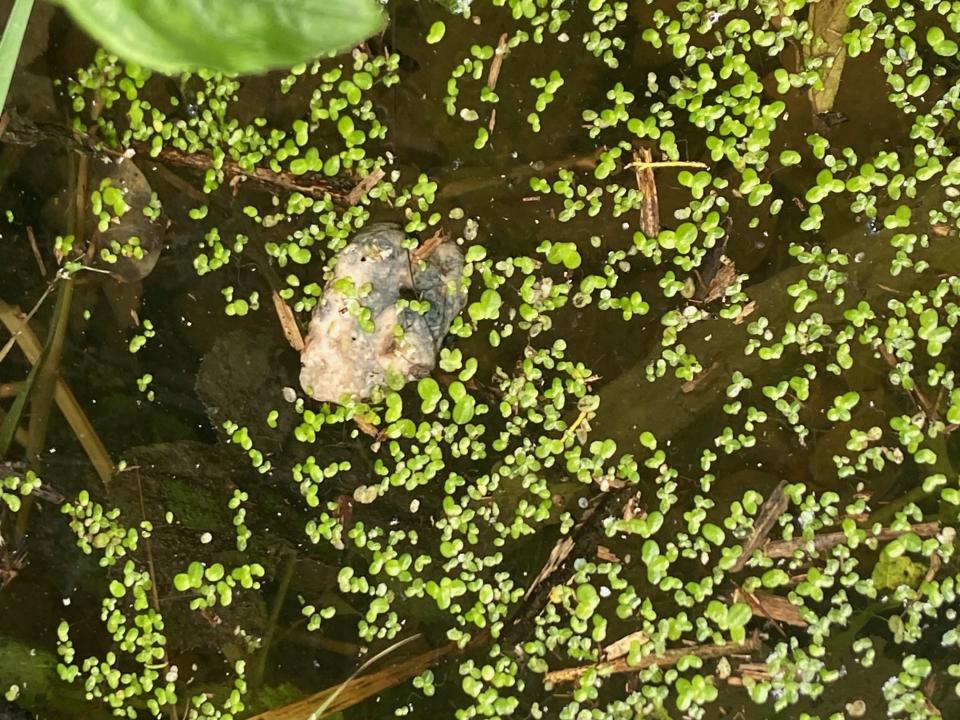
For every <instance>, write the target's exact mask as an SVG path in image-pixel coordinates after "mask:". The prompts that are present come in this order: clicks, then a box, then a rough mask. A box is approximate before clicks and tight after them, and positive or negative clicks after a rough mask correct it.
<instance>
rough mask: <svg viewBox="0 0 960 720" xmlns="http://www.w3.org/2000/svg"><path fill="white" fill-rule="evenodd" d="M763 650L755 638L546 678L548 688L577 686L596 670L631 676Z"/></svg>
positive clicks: (624, 660) (619, 661)
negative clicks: (694, 659)
mask: <svg viewBox="0 0 960 720" xmlns="http://www.w3.org/2000/svg"><path fill="white" fill-rule="evenodd" d="M759 649H760V638H759V637H758V636H757V635H756V634H753V635H751V636H750V637H749V638H747V639H746V640H745V641H744V642H742V643H723V644H720V645H714V644H711V645H694V646H692V647H688V648H677V649H675V650H667V651H666V652H664V653H663V654H661V655H647V656H645V657H642V658H640V661H639V662H637V663H635V664H633V665H631V664H629V663H628V662H627V658H626V657H621V658H617V659H616V660H613V661H611V662H605V663H599V664H596V665H578V666H577V667H571V668H563V669H562V670H552V671H550V672H548V673H547V674H546V675H545V676H544V679H543V681H544V683H545V684H553V685H557V684H560V683H569V682H576V681H577V680H579V679H580V677H581V676H583V675H585V674H586V673H588V672H590V671H591V670H596V671H597V672H598V673H600V674H601V675H604V676H605V675H613V674H616V673H628V672H636V671H638V670H643V669H644V668H648V667H650V666H651V665H656V666H658V667H661V668H663V667H669V666H671V665H676V664H677V662H679V661H680V659H681V658H685V657H688V656H690V655H695V656H696V657H698V658H700V659H701V660H710V659H712V658H719V657H726V656H728V655H749V654H750V653H753V652H755V651H757V650H759Z"/></svg>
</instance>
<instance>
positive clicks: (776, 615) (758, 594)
mask: <svg viewBox="0 0 960 720" xmlns="http://www.w3.org/2000/svg"><path fill="white" fill-rule="evenodd" d="M733 600H734V602H745V603H746V604H747V605H749V606H750V609H751V610H752V611H753V614H754V615H758V616H760V617H765V618H767V619H769V620H774V621H776V622H779V623H783V624H784V625H792V626H794V627H807V621H806V620H804V619H803V617H802V616H801V615H800V609H799V608H798V607H797V606H796V605H794V604H793V603H792V602H790V601H789V600H787V598H785V597H781V596H780V595H774V594H773V593H769V592H765V591H763V590H757V591H755V592H752V593H745V592H743V591H742V590H737V591H736V593H734V596H733Z"/></svg>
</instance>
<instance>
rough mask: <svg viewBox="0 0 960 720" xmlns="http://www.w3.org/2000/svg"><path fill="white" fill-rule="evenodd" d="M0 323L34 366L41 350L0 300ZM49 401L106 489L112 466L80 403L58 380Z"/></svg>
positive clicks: (15, 313)
mask: <svg viewBox="0 0 960 720" xmlns="http://www.w3.org/2000/svg"><path fill="white" fill-rule="evenodd" d="M0 323H3V325H5V326H6V328H7V330H9V331H10V333H11V334H12V335H13V336H14V338H16V342H17V345H19V346H20V349H21V350H22V351H23V354H24V355H25V356H26V358H27V361H28V362H30V363H31V364H35V363H36V362H37V360H38V359H39V357H40V353H41V352H42V351H43V348H42V347H41V345H40V341H39V340H38V339H37V336H36V335H35V334H34V333H33V330H31V329H30V326H29V325H28V324H27V321H26V320H25V319H23V318H21V317H20V310H19V308H16V307H14V306H13V305H8V304H7V303H6V302H4V301H3V300H0ZM53 398H54V400H56V401H57V405H58V406H59V408H60V412H62V413H63V415H64V417H65V418H66V419H67V422H68V423H69V425H70V428H71V429H72V430H73V433H74V435H76V437H77V441H78V442H79V443H80V445H81V446H82V447H83V450H84V452H85V453H86V454H87V457H88V458H90V462H91V463H92V464H93V467H94V469H95V470H96V471H97V475H98V476H99V477H100V480H101V481H102V482H103V484H104V485H106V486H109V484H110V481H111V480H112V479H113V472H114V466H113V462H112V461H111V460H110V456H109V454H108V453H107V449H106V448H105V447H104V445H103V442H102V441H101V440H100V438H99V436H98V435H97V433H96V431H95V430H94V429H93V425H92V424H91V423H90V419H89V418H88V417H87V416H86V414H85V413H84V412H83V409H82V408H81V407H80V403H78V402H77V398H76V396H75V395H74V394H73V392H72V391H71V390H70V388H69V387H68V386H67V384H66V383H65V382H64V381H63V379H62V378H60V377H57V379H56V385H55V387H54V393H53Z"/></svg>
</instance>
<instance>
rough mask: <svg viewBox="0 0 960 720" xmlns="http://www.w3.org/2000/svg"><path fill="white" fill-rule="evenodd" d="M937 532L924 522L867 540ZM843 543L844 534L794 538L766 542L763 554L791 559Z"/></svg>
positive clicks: (933, 527)
mask: <svg viewBox="0 0 960 720" xmlns="http://www.w3.org/2000/svg"><path fill="white" fill-rule="evenodd" d="M938 532H940V523H937V522H926V523H918V524H917V525H913V526H911V527H910V528H909V529H907V530H881V531H880V532H878V533H874V534H872V535H868V539H869V538H873V539H876V540H879V541H881V542H883V541H886V540H893V539H895V538H898V537H901V536H902V535H906V534H907V533H913V534H915V535H917V536H918V537H922V538H925V537H934V536H935V535H936V534H937V533H938ZM845 542H847V534H846V533H843V532H832V533H822V534H820V535H815V536H814V537H813V538H812V539H809V540H807V539H804V538H796V539H794V540H775V541H773V542H768V543H767V544H766V545H764V546H763V554H764V555H766V556H767V557H768V558H772V559H776V558H788V557H793V554H794V553H796V552H797V551H798V550H807V549H813V550H814V551H816V552H821V551H823V550H829V549H830V548H832V547H835V546H837V545H841V544H843V543H845ZM741 557H742V556H741Z"/></svg>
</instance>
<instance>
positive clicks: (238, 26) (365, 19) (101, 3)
mask: <svg viewBox="0 0 960 720" xmlns="http://www.w3.org/2000/svg"><path fill="white" fill-rule="evenodd" d="M60 2H61V4H62V5H63V6H64V7H65V8H66V9H67V10H68V11H69V12H70V14H71V15H72V16H73V19H74V20H75V21H76V22H77V24H78V25H80V26H81V27H82V28H83V29H84V30H85V31H86V32H88V33H90V35H92V36H93V37H94V39H96V40H97V41H98V42H100V43H101V44H102V45H103V46H104V47H105V48H107V50H109V51H110V52H112V53H115V54H117V55H119V56H120V57H122V58H123V59H125V60H127V61H131V62H135V63H138V64H140V65H142V66H144V67H147V68H150V69H152V70H156V71H159V72H163V73H168V74H176V73H180V72H185V71H193V70H198V69H200V68H205V69H209V70H218V71H221V72H227V73H240V74H255V73H261V72H264V71H266V70H270V69H274V68H288V67H292V66H294V65H297V64H299V63H302V62H305V61H307V60H310V59H313V58H315V57H317V56H319V55H323V54H325V53H328V52H332V51H337V50H344V49H346V48H348V47H350V46H351V45H354V44H356V43H358V42H360V41H361V40H364V39H366V38H368V37H370V36H371V35H374V34H375V33H376V32H377V31H378V30H380V28H381V27H383V23H384V19H383V13H382V12H381V10H380V5H379V4H378V3H377V2H376V1H375V0H271V2H264V1H263V0H178V2H173V3H171V2H168V1H167V0H60Z"/></svg>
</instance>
